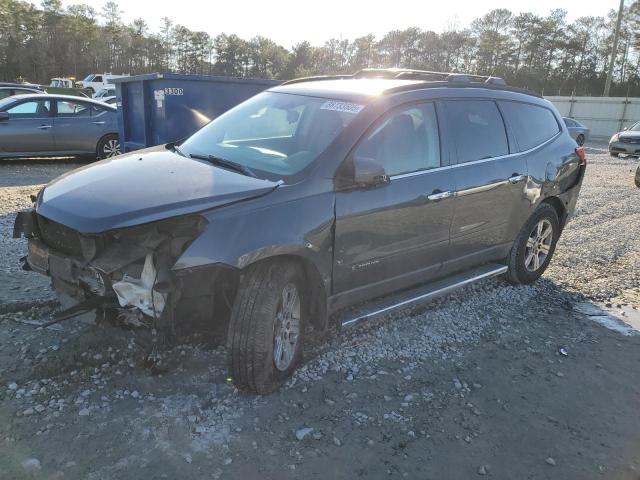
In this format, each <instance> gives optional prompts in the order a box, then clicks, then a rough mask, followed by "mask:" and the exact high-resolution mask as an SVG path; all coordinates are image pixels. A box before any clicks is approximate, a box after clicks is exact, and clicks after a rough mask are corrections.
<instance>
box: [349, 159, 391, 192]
mask: <svg viewBox="0 0 640 480" xmlns="http://www.w3.org/2000/svg"><path fill="white" fill-rule="evenodd" d="M353 181H354V183H355V184H356V185H357V186H361V187H373V186H378V185H384V184H387V183H389V176H388V175H387V173H386V172H385V171H384V167H383V166H382V165H381V164H380V163H379V162H378V161H377V160H375V159H373V158H368V157H354V158H353Z"/></svg>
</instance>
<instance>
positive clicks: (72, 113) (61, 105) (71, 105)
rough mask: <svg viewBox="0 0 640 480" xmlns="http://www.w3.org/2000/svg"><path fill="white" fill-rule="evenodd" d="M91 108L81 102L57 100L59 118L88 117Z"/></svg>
mask: <svg viewBox="0 0 640 480" xmlns="http://www.w3.org/2000/svg"><path fill="white" fill-rule="evenodd" d="M90 115H91V107H90V105H87V104H86V103H83V102H76V101H73V100H58V116H59V117H89V116H90Z"/></svg>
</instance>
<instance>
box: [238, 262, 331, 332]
mask: <svg viewBox="0 0 640 480" xmlns="http://www.w3.org/2000/svg"><path fill="white" fill-rule="evenodd" d="M264 262H292V263H294V264H296V265H297V266H299V267H300V270H301V271H302V273H303V275H304V280H305V282H306V284H307V285H308V287H309V292H308V293H309V294H310V299H309V314H310V322H311V325H313V327H314V328H316V329H318V330H320V331H324V330H326V328H327V326H328V320H327V298H328V294H327V291H326V288H325V282H324V281H323V279H322V275H321V273H320V270H319V269H318V266H317V265H316V264H315V263H314V262H313V261H312V260H311V259H310V258H308V257H306V256H304V255H300V254H297V253H295V252H289V253H282V254H277V255H271V256H266V257H262V258H259V259H257V260H256V261H253V262H251V263H248V264H246V265H245V266H244V267H243V268H242V270H241V271H240V273H242V272H243V271H246V270H247V269H249V268H255V267H256V266H257V265H258V264H261V263H264Z"/></svg>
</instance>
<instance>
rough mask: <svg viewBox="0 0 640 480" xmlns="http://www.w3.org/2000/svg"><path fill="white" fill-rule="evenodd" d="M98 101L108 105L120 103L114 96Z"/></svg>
mask: <svg viewBox="0 0 640 480" xmlns="http://www.w3.org/2000/svg"><path fill="white" fill-rule="evenodd" d="M96 100H99V101H101V102H102V103H106V104H108V105H115V104H116V103H117V102H118V98H117V97H116V96H115V95H114V96H112V97H101V98H97V99H96Z"/></svg>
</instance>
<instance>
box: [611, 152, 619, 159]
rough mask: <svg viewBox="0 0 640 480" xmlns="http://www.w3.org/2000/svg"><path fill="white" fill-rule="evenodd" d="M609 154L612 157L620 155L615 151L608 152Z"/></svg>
mask: <svg viewBox="0 0 640 480" xmlns="http://www.w3.org/2000/svg"><path fill="white" fill-rule="evenodd" d="M609 155H611V156H612V157H614V158H618V157H619V156H620V154H619V153H617V152H609Z"/></svg>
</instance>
